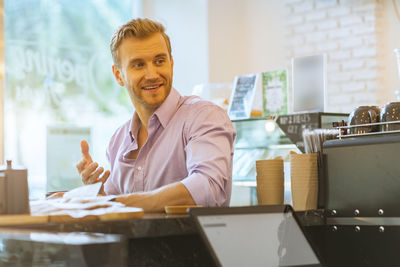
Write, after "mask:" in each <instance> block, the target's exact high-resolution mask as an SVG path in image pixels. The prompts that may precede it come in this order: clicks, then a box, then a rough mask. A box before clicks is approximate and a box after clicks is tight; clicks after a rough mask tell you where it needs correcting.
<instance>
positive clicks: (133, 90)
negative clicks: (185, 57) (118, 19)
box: [113, 33, 173, 111]
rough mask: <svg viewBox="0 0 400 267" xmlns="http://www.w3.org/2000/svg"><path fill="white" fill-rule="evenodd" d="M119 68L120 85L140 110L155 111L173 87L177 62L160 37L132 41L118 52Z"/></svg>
mask: <svg viewBox="0 0 400 267" xmlns="http://www.w3.org/2000/svg"><path fill="white" fill-rule="evenodd" d="M118 56H119V61H120V64H119V67H118V66H115V65H114V66H113V72H114V75H115V78H116V80H117V82H118V83H119V85H121V86H125V87H126V89H127V90H128V93H129V96H130V98H131V101H132V103H133V105H134V106H135V108H136V109H145V110H151V111H154V110H155V109H157V108H158V107H159V106H160V105H161V104H162V103H163V102H164V100H165V99H166V98H167V96H168V94H169V92H170V91H171V87H172V74H173V60H172V58H171V57H170V55H169V52H168V48H167V44H166V42H165V40H164V37H163V36H162V35H161V34H160V33H154V34H152V35H150V36H149V37H146V38H141V39H139V38H136V37H130V38H127V39H125V40H123V41H122V43H121V45H120V46H119V48H118Z"/></svg>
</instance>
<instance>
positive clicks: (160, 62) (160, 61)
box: [155, 59, 165, 65]
mask: <svg viewBox="0 0 400 267" xmlns="http://www.w3.org/2000/svg"><path fill="white" fill-rule="evenodd" d="M164 62H165V59H156V61H155V63H156V64H157V65H161V64H163V63H164Z"/></svg>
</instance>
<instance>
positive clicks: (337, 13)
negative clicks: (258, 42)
mask: <svg viewBox="0 0 400 267" xmlns="http://www.w3.org/2000/svg"><path fill="white" fill-rule="evenodd" d="M285 9H286V10H285V14H286V16H287V20H286V25H285V27H286V29H285V35H286V39H287V42H286V44H287V49H288V53H287V64H288V69H289V70H290V71H291V65H290V64H291V58H292V57H297V56H307V55H313V54H321V53H326V54H327V97H328V101H327V103H328V107H327V111H335V112H350V111H351V110H352V109H354V108H355V107H356V106H359V105H371V104H378V105H382V104H383V103H382V100H381V98H380V94H379V91H380V90H381V89H382V87H383V86H384V83H383V82H384V81H383V79H382V77H383V76H384V75H383V73H384V71H385V69H384V63H383V60H384V55H381V54H380V53H382V52H381V51H382V50H383V49H380V47H381V46H382V45H383V44H382V41H381V40H382V39H383V31H382V27H383V26H384V22H383V19H384V17H383V16H384V15H383V14H384V13H383V5H382V1H380V0H285Z"/></svg>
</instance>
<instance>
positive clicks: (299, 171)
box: [290, 153, 318, 210]
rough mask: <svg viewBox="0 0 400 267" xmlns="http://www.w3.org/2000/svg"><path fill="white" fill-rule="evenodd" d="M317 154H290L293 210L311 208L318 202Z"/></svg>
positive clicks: (314, 207)
mask: <svg viewBox="0 0 400 267" xmlns="http://www.w3.org/2000/svg"><path fill="white" fill-rule="evenodd" d="M317 159H318V157H317V154H316V153H313V154H291V155H290V176H291V189H292V202H293V208H294V210H312V209H316V208H317V203H318V163H317Z"/></svg>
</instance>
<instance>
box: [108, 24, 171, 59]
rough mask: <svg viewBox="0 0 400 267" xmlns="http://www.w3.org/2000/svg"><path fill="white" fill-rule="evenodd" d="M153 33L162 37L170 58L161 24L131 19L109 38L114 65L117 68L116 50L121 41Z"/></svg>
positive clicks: (169, 49) (165, 35) (169, 47)
mask: <svg viewBox="0 0 400 267" xmlns="http://www.w3.org/2000/svg"><path fill="white" fill-rule="evenodd" d="M154 33H161V35H162V36H163V37H164V40H165V43H166V44H167V48H168V52H169V56H170V57H171V56H172V55H171V43H170V41H169V37H168V35H167V34H166V33H165V27H164V26H163V25H162V24H161V23H158V22H155V21H152V20H150V19H132V20H130V21H128V22H127V23H125V24H124V25H122V26H121V27H119V28H118V30H117V31H116V32H115V33H114V34H113V36H112V37H111V43H110V49H111V55H112V57H113V61H114V64H115V65H116V66H119V63H120V60H119V57H118V48H119V46H120V45H121V43H122V41H123V40H125V39H127V38H130V37H136V38H146V37H149V36H150V35H152V34H154Z"/></svg>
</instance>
